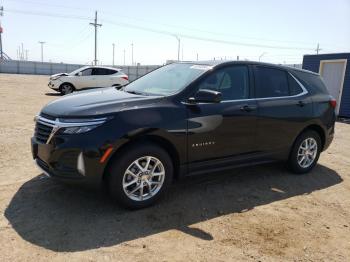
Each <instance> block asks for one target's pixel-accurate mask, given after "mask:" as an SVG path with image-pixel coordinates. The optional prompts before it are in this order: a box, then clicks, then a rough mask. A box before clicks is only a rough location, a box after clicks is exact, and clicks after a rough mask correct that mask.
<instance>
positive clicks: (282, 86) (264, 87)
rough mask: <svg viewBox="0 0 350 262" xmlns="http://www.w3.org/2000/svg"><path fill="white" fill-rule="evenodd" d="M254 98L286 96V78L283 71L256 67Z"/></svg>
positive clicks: (287, 91)
mask: <svg viewBox="0 0 350 262" xmlns="http://www.w3.org/2000/svg"><path fill="white" fill-rule="evenodd" d="M255 86H256V91H255V93H256V97H257V98H265V97H279V96H288V95H289V90H288V78H287V73H286V72H285V71H283V70H279V69H275V68H269V67H262V66H257V67H256V69H255Z"/></svg>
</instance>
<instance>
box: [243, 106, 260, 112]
mask: <svg viewBox="0 0 350 262" xmlns="http://www.w3.org/2000/svg"><path fill="white" fill-rule="evenodd" d="M255 109H256V106H248V105H244V106H241V107H240V108H239V110H241V111H245V112H251V111H254V110H255Z"/></svg>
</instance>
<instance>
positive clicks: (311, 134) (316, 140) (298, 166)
mask: <svg viewBox="0 0 350 262" xmlns="http://www.w3.org/2000/svg"><path fill="white" fill-rule="evenodd" d="M321 147H322V143H321V138H320V136H319V134H318V133H317V132H315V131H313V130H308V131H305V132H303V133H302V134H301V135H300V136H299V137H298V138H297V140H296V141H295V144H294V146H293V148H292V151H291V154H290V157H289V161H288V164H289V168H290V169H291V171H293V172H294V173H297V174H304V173H307V172H309V171H310V170H311V169H313V168H314V166H315V165H316V164H317V161H318V158H319V156H320V153H321Z"/></svg>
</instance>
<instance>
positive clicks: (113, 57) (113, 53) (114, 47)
mask: <svg viewBox="0 0 350 262" xmlns="http://www.w3.org/2000/svg"><path fill="white" fill-rule="evenodd" d="M112 46H113V61H112V66H114V48H115V44H114V43H113V44H112Z"/></svg>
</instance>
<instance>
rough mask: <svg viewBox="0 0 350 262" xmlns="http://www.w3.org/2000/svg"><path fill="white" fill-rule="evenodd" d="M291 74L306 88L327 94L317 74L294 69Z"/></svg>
mask: <svg viewBox="0 0 350 262" xmlns="http://www.w3.org/2000/svg"><path fill="white" fill-rule="evenodd" d="M293 74H295V75H296V76H297V77H298V80H299V81H300V82H301V83H302V84H303V85H304V86H305V87H307V89H311V90H312V91H313V92H318V93H323V94H329V92H328V90H327V87H326V85H325V84H324V82H323V80H322V78H321V77H320V76H319V75H314V74H311V73H306V72H301V71H295V72H293Z"/></svg>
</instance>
